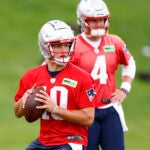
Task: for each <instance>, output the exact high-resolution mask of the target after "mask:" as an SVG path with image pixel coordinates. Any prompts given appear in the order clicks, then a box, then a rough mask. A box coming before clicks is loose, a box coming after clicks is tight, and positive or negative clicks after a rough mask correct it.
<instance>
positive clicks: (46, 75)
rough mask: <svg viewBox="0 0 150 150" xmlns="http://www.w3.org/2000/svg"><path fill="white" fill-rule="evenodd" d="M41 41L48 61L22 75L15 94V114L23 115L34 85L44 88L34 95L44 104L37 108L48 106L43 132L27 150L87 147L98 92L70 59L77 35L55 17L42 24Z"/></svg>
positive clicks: (82, 149)
mask: <svg viewBox="0 0 150 150" xmlns="http://www.w3.org/2000/svg"><path fill="white" fill-rule="evenodd" d="M38 42H39V46H40V51H41V53H42V55H43V56H44V58H45V59H47V60H48V62H47V63H46V64H43V65H41V66H38V67H35V68H32V69H30V70H28V71H27V72H26V73H25V74H24V75H23V76H22V77H21V79H20V84H19V88H18V90H17V92H16V94H15V97H14V100H15V104H14V113H15V115H16V116H17V117H22V116H24V113H23V106H24V103H25V102H26V97H28V96H29V94H31V93H32V89H33V88H34V86H43V87H44V88H45V91H40V94H37V97H36V98H35V100H37V101H40V102H42V103H43V105H42V106H37V109H45V112H44V113H43V115H42V117H41V118H40V134H39V136H38V138H37V139H36V140H35V141H33V142H31V143H30V144H29V146H28V147H27V150H36V149H41V150H42V149H47V150H64V149H65V150H85V149H86V146H87V134H88V127H89V126H90V125H91V124H92V123H93V120H94V106H95V101H94V99H95V95H94V89H93V80H92V78H91V76H90V75H89V74H88V73H87V72H86V71H84V70H82V69H81V68H79V67H77V66H76V65H74V64H72V63H70V62H69V61H70V57H71V56H72V53H73V51H74V43H75V39H74V34H73V32H72V30H71V28H70V26H68V25H67V24H66V23H64V22H63V21H60V20H52V21H49V22H47V23H46V24H44V25H43V26H42V28H41V30H40V32H39V35H38ZM85 79H86V80H85Z"/></svg>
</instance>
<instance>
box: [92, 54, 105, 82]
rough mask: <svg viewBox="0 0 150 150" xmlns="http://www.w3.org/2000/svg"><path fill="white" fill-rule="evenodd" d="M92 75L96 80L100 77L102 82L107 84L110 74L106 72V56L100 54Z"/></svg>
mask: <svg viewBox="0 0 150 150" xmlns="http://www.w3.org/2000/svg"><path fill="white" fill-rule="evenodd" d="M91 76H92V77H93V79H94V80H97V79H99V80H100V84H106V83H107V78H108V74H107V72H106V59H105V56H98V57H97V59H96V62H95V65H94V67H93V70H92V72H91Z"/></svg>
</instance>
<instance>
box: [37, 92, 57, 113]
mask: <svg viewBox="0 0 150 150" xmlns="http://www.w3.org/2000/svg"><path fill="white" fill-rule="evenodd" d="M35 100H36V101H39V102H42V103H43V105H42V106H37V109H45V110H46V111H48V112H52V111H53V110H54V108H55V107H56V104H55V103H54V101H53V100H52V99H51V98H50V96H49V95H48V94H47V93H46V92H45V91H42V90H41V91H40V94H36V98H35Z"/></svg>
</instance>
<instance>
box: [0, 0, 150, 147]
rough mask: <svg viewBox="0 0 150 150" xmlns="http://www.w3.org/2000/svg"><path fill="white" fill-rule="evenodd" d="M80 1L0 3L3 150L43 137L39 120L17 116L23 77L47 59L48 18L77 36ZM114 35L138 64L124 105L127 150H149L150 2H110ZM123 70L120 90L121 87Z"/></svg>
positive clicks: (13, 0)
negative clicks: (41, 35) (43, 32)
mask: <svg viewBox="0 0 150 150" xmlns="http://www.w3.org/2000/svg"><path fill="white" fill-rule="evenodd" d="M78 2H79V0H58V1H56V0H42V1H41V0H1V2H0V149H1V150H24V149H25V148H26V146H27V145H28V144H29V143H30V142H31V141H32V140H34V139H35V138H36V137H37V136H38V132H39V121H36V122H34V123H27V122H26V121H25V119H24V118H21V119H18V118H16V117H15V116H14V113H13V97H14V94H15V92H16V90H17V88H18V83H19V79H20V77H21V76H22V74H23V73H24V72H25V71H26V70H27V69H29V68H31V67H34V66H37V65H40V64H41V62H42V61H43V58H42V56H41V54H40V52H39V48H38V44H37V34H38V32H39V29H40V28H41V26H42V25H43V24H44V23H46V22H47V21H48V20H52V19H60V20H63V21H65V22H66V23H68V24H69V25H71V26H72V28H73V29H74V30H75V34H77V32H78V27H77V23H76V6H77V4H78ZM105 2H106V3H107V6H108V8H109V10H110V13H111V20H110V21H111V22H110V28H109V32H110V33H114V34H117V35H119V36H120V37H121V38H122V39H123V40H124V41H125V42H126V43H127V46H128V49H129V50H130V52H131V53H132V54H133V56H134V57H135V60H136V65H137V73H136V77H135V80H134V82H133V84H132V90H131V93H130V94H129V95H128V97H127V99H126V100H125V102H124V104H123V107H124V111H125V117H126V121H127V125H128V128H129V131H128V132H126V133H125V145H126V150H149V147H150V142H149V137H150V66H149V64H150V48H149V46H150V18H149V11H150V1H149V0H105ZM120 80H121V76H120V68H119V70H118V72H117V86H118V87H119V86H120Z"/></svg>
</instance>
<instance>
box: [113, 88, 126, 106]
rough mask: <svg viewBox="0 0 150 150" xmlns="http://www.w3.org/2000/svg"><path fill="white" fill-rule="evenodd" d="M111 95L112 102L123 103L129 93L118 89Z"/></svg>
mask: <svg viewBox="0 0 150 150" xmlns="http://www.w3.org/2000/svg"><path fill="white" fill-rule="evenodd" d="M111 96H112V98H111V101H112V103H115V102H117V103H118V104H121V103H122V102H123V101H124V99H125V98H126V96H127V95H126V94H125V93H124V92H123V91H122V90H120V89H116V91H115V92H114V93H112V94H111Z"/></svg>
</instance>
